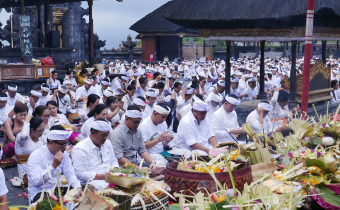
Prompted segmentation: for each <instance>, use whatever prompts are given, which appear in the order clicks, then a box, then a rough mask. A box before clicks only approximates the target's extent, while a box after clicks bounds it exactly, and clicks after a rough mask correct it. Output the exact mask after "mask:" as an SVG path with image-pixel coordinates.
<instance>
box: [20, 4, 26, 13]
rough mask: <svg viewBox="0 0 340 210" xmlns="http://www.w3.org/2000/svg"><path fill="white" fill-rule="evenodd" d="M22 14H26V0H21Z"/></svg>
mask: <svg viewBox="0 0 340 210" xmlns="http://www.w3.org/2000/svg"><path fill="white" fill-rule="evenodd" d="M20 15H25V1H24V0H20Z"/></svg>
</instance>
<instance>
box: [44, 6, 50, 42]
mask: <svg viewBox="0 0 340 210" xmlns="http://www.w3.org/2000/svg"><path fill="white" fill-rule="evenodd" d="M50 21H51V20H50V0H44V26H45V38H46V37H47V34H48V33H49V32H50V30H51V24H50Z"/></svg>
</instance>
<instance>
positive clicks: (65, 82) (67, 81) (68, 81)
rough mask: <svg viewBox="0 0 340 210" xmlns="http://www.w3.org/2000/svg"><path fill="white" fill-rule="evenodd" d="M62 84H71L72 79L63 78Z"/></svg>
mask: <svg viewBox="0 0 340 210" xmlns="http://www.w3.org/2000/svg"><path fill="white" fill-rule="evenodd" d="M63 85H72V81H71V80H68V79H66V80H64V82H63Z"/></svg>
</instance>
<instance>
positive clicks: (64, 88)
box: [58, 85, 67, 94]
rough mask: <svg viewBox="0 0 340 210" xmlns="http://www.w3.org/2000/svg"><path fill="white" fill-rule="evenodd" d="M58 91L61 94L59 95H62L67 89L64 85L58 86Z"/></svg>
mask: <svg viewBox="0 0 340 210" xmlns="http://www.w3.org/2000/svg"><path fill="white" fill-rule="evenodd" d="M58 90H59V92H61V93H63V94H66V93H67V87H66V86H64V85H60V86H59V87H58Z"/></svg>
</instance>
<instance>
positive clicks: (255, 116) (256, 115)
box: [246, 101, 273, 135]
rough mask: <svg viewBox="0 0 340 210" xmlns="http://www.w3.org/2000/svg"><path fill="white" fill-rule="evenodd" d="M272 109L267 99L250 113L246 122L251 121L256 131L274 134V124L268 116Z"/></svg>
mask: <svg viewBox="0 0 340 210" xmlns="http://www.w3.org/2000/svg"><path fill="white" fill-rule="evenodd" d="M272 109H273V107H272V105H270V104H269V103H268V102H267V101H261V102H260V103H259V104H258V105H257V109H255V110H254V111H252V112H251V113H250V114H249V115H248V117H247V119H246V122H249V123H250V125H251V127H252V129H253V131H254V133H257V134H261V133H264V134H266V135H272V134H273V125H272V122H271V121H270V119H269V116H268V113H269V112H270V111H271V110H272Z"/></svg>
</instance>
